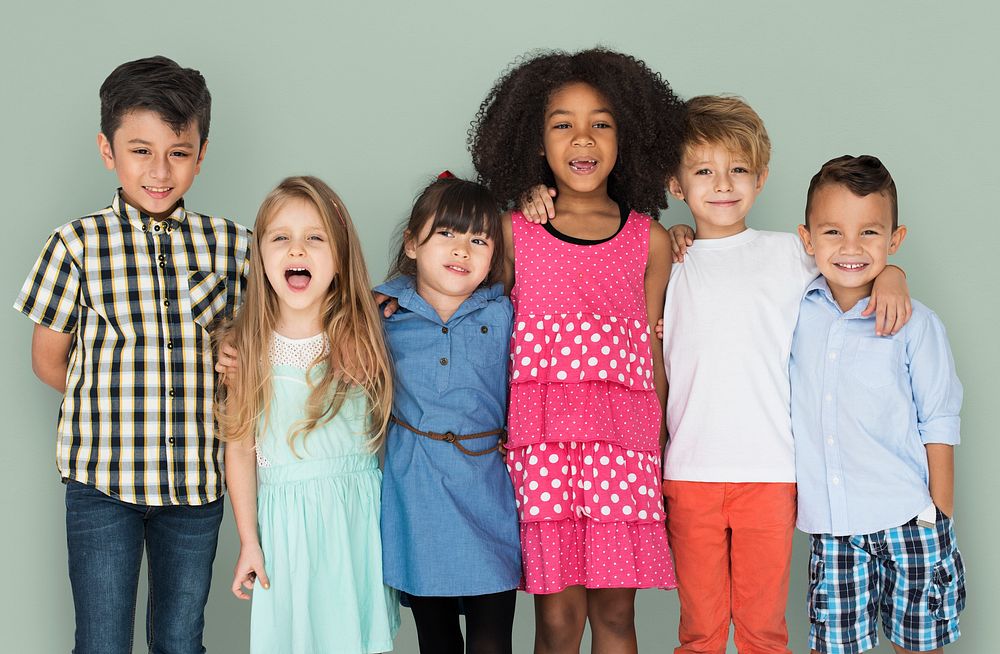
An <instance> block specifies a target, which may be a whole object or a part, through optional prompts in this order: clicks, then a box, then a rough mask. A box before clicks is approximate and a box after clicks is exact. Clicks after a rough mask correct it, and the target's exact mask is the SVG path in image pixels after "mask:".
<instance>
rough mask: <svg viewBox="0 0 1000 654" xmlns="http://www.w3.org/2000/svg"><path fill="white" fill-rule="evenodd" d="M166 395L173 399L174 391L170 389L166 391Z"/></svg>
mask: <svg viewBox="0 0 1000 654" xmlns="http://www.w3.org/2000/svg"><path fill="white" fill-rule="evenodd" d="M167 395H169V396H170V397H173V396H174V389H172V388H171V389H170V390H169V391H167Z"/></svg>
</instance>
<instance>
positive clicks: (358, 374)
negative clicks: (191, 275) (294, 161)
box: [216, 176, 392, 451]
mask: <svg viewBox="0 0 1000 654" xmlns="http://www.w3.org/2000/svg"><path fill="white" fill-rule="evenodd" d="M291 200H301V201H305V202H308V203H310V204H312V205H313V206H314V207H316V209H317V211H318V212H319V214H320V216H321V218H322V220H323V225H324V227H325V228H326V231H327V234H328V235H329V238H330V248H331V250H332V251H333V259H334V266H335V269H336V272H335V274H334V278H333V282H332V283H331V284H330V289H329V291H328V293H327V296H326V299H325V301H324V303H323V307H322V310H321V314H320V316H321V320H322V324H323V331H324V332H325V334H326V341H327V344H328V350H327V352H326V353H324V354H323V355H322V356H320V357H319V358H318V359H317V360H316V361H315V362H314V363H313V366H316V365H318V364H326V366H325V368H324V369H323V371H322V375H321V376H319V380H318V381H316V380H315V379H314V377H315V376H314V375H307V377H308V378H309V385H310V387H311V388H312V391H311V393H310V395H309V400H308V401H307V404H306V410H305V416H304V417H303V418H302V420H300V421H298V422H297V423H296V424H295V426H294V427H293V428H292V430H291V431H290V433H289V434H288V441H289V444H290V445H291V447H292V449H293V451H294V449H295V444H296V440H297V439H298V438H299V437H304V436H305V435H307V434H308V433H309V432H310V431H312V430H313V429H315V428H317V427H319V426H322V425H323V424H325V423H327V422H329V421H330V419H332V418H333V417H334V416H335V415H336V414H337V412H338V411H339V410H340V408H341V407H342V406H343V404H344V401H345V400H346V399H347V397H348V396H349V395H351V394H352V393H355V392H358V391H360V392H361V393H363V394H364V396H365V399H366V400H367V404H368V424H367V430H368V435H369V436H370V437H371V443H370V445H371V448H372V449H373V450H374V449H377V448H378V447H379V446H380V445H381V443H382V438H383V437H384V435H385V431H386V426H387V425H388V422H389V416H390V414H391V411H392V378H391V365H390V360H389V354H388V350H387V348H386V345H385V339H384V337H383V334H382V320H381V316H380V314H379V311H378V307H377V306H376V305H375V300H374V299H373V298H372V294H371V283H370V280H369V278H368V269H367V268H366V267H365V260H364V257H363V256H362V251H361V243H360V241H359V240H358V236H357V233H356V232H355V230H354V224H353V223H352V222H351V216H350V214H348V213H347V208H346V207H345V206H344V203H343V202H342V201H341V199H340V197H338V196H337V194H336V193H335V192H334V191H333V189H331V188H330V187H329V186H327V185H326V184H325V183H324V182H323V181H322V180H319V179H317V178H315V177H308V176H304V177H289V178H287V179H285V180H284V181H282V182H281V183H280V184H279V185H278V187H277V188H275V189H274V190H273V191H271V192H270V193H269V194H268V196H267V197H266V198H264V202H263V203H262V204H261V205H260V210H259V211H258V212H257V221H256V223H255V224H254V232H253V245H252V247H251V250H250V274H249V279H248V280H247V289H246V293H245V294H244V301H243V307H242V308H241V309H240V312H239V314H238V315H237V316H236V318H235V319H234V320H233V322H232V323H231V324H230V325H228V326H227V327H226V328H225V329H224V330H222V331H221V334H220V335H219V336H218V337H217V338H216V342H217V343H229V344H231V345H232V346H233V347H235V348H236V351H237V353H238V354H237V357H238V361H239V366H240V367H239V371H238V374H237V379H236V380H234V382H233V384H232V385H233V388H228V389H227V388H225V387H224V386H225V385H222V384H220V387H221V388H220V392H221V397H220V399H219V402H218V403H217V405H216V406H217V417H218V424H219V431H220V437H221V438H222V439H223V440H228V441H240V440H245V439H250V438H255V437H256V436H257V435H258V434H259V431H258V430H259V429H261V428H262V424H264V423H266V420H267V417H268V415H269V410H270V402H271V363H270V360H269V352H270V346H271V338H272V336H271V335H272V334H273V332H274V328H275V326H276V325H277V322H278V313H279V308H278V299H277V296H276V294H275V292H274V289H273V288H272V287H271V284H270V282H269V281H268V279H267V275H266V274H265V273H264V262H263V260H262V259H261V242H262V239H263V238H264V236H265V233H266V232H267V226H268V223H269V222H270V220H271V218H272V217H273V216H274V215H275V214H276V213H277V212H278V211H279V210H280V209H281V208H282V207H283V206H284V205H285V204H286V203H287V202H289V201H291ZM312 369H313V368H310V370H312Z"/></svg>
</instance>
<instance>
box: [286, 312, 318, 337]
mask: <svg viewBox="0 0 1000 654" xmlns="http://www.w3.org/2000/svg"><path fill="white" fill-rule="evenodd" d="M274 331H276V332H278V333H279V334H281V335H282V336H284V337H285V338H309V337H310V336H315V335H316V334H319V333H320V332H322V331H323V324H322V322H321V321H320V318H319V313H318V312H300V311H295V310H293V309H290V308H288V307H282V308H281V309H280V312H279V314H278V322H277V324H276V325H275V326H274Z"/></svg>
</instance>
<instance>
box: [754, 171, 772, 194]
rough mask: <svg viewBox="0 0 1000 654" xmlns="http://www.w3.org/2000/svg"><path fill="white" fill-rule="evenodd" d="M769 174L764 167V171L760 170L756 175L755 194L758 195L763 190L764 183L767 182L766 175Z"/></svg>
mask: <svg viewBox="0 0 1000 654" xmlns="http://www.w3.org/2000/svg"><path fill="white" fill-rule="evenodd" d="M769 172H771V169H770V168H768V167H767V166H764V170H762V171H761V172H760V174H759V175H757V192H758V193H759V192H760V191H761V189H763V188H764V182H766V181H767V175H768V173H769Z"/></svg>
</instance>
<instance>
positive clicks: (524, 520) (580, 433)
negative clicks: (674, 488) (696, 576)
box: [507, 212, 676, 594]
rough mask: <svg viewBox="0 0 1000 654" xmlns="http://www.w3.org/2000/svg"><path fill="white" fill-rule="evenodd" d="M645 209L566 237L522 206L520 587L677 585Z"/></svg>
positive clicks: (516, 462)
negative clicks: (647, 277)
mask: <svg viewBox="0 0 1000 654" xmlns="http://www.w3.org/2000/svg"><path fill="white" fill-rule="evenodd" d="M649 225H650V218H649V217H648V216H644V215H642V214H639V213H636V212H632V213H629V214H627V215H624V214H623V216H622V225H621V228H620V229H619V231H618V232H617V233H616V234H615V235H614V236H613V237H611V238H610V239H606V240H604V241H598V242H591V241H579V240H575V239H570V238H568V237H565V236H563V235H560V234H559V233H558V232H556V231H555V230H554V229H553V228H551V226H549V227H543V226H539V225H532V224H530V223H528V222H527V221H526V220H524V218H523V217H522V216H521V215H520V214H518V213H515V214H514V216H513V234H514V248H515V265H516V269H515V280H516V282H515V286H514V289H513V291H512V292H511V299H512V301H513V302H514V306H515V312H516V313H515V321H514V333H513V336H512V340H511V359H512V367H511V396H510V414H509V418H508V430H509V440H508V444H507V445H508V449H509V452H508V456H507V466H508V470H509V471H510V474H511V479H512V480H513V482H514V490H515V499H516V502H517V508H518V512H519V517H520V520H521V547H522V555H523V560H524V573H525V579H524V587H525V590H527V591H528V592H531V593H542V594H544V593H554V592H558V591H561V590H563V589H564V588H566V587H568V586H575V585H581V586H585V587H587V588H648V587H659V588H674V587H675V586H676V581H675V579H674V572H673V564H672V562H671V559H670V552H669V547H668V544H667V535H666V530H665V527H664V521H665V514H664V510H663V500H662V496H661V495H660V483H659V480H660V470H661V461H660V453H659V430H660V419H661V417H660V413H661V412H660V405H659V401H658V400H657V396H656V392H655V388H654V383H653V362H652V358H651V351H650V335H649V327H648V319H647V316H646V308H645V293H644V283H643V278H644V273H645V263H646V255H647V252H648V247H649Z"/></svg>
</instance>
